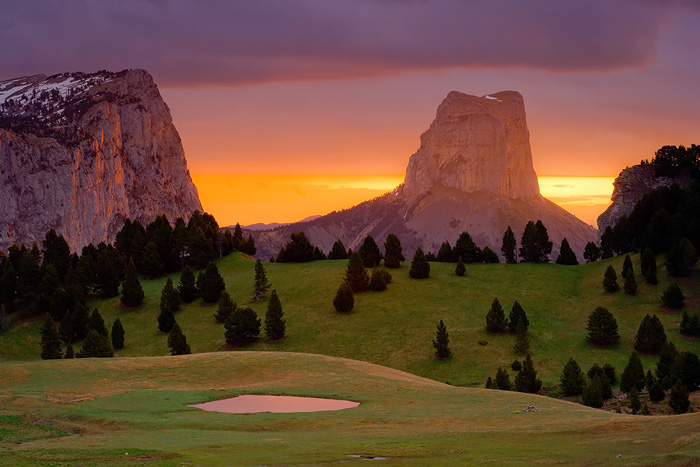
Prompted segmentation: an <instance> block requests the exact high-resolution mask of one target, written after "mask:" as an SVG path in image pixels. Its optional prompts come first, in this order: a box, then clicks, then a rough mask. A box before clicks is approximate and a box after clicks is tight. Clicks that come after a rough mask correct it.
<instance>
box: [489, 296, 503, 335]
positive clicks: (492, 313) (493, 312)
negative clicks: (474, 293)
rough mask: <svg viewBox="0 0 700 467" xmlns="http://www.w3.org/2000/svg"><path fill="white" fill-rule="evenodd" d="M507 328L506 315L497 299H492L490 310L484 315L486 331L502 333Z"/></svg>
mask: <svg viewBox="0 0 700 467" xmlns="http://www.w3.org/2000/svg"><path fill="white" fill-rule="evenodd" d="M507 326H508V320H506V314H505V313H504V312H503V307H502V306H501V302H499V301H498V298H494V299H493V302H491V308H489V311H488V313H486V330H487V331H488V332H503V331H505V330H506V327H507Z"/></svg>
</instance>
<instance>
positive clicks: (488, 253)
mask: <svg viewBox="0 0 700 467" xmlns="http://www.w3.org/2000/svg"><path fill="white" fill-rule="evenodd" d="M481 262H482V263H486V264H498V263H500V260H499V259H498V255H497V254H496V252H495V251H493V250H492V249H491V248H489V247H487V246H485V247H484V249H483V250H481Z"/></svg>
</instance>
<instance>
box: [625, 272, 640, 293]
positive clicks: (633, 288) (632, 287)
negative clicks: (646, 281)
mask: <svg viewBox="0 0 700 467" xmlns="http://www.w3.org/2000/svg"><path fill="white" fill-rule="evenodd" d="M623 288H624V289H625V293H626V294H628V295H636V294H637V280H636V279H635V278H634V269H632V266H630V270H629V272H628V273H627V275H626V276H625V285H624V286H623Z"/></svg>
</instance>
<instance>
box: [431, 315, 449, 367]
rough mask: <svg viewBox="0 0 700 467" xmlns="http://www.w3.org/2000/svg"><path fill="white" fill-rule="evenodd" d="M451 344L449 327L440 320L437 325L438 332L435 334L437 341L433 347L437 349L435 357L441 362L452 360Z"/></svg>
mask: <svg viewBox="0 0 700 467" xmlns="http://www.w3.org/2000/svg"><path fill="white" fill-rule="evenodd" d="M449 343H450V339H449V335H448V333H447V327H445V323H443V322H442V320H440V322H439V323H438V325H437V332H436V334H435V340H434V341H433V347H434V348H435V356H436V357H437V358H438V359H439V360H445V359H448V358H450V356H451V355H452V352H451V351H450V347H449V346H448V344H449Z"/></svg>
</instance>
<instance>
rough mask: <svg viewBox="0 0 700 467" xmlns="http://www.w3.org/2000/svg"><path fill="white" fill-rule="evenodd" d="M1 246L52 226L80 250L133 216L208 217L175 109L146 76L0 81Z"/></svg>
mask: <svg viewBox="0 0 700 467" xmlns="http://www.w3.org/2000/svg"><path fill="white" fill-rule="evenodd" d="M0 196H1V197H2V203H0V248H2V249H6V248H8V247H9V246H10V245H11V244H12V243H18V244H27V245H31V243H32V242H34V241H37V242H39V243H40V242H41V240H42V239H43V237H44V234H45V233H46V232H47V231H48V230H49V229H51V228H53V229H55V230H56V231H57V232H59V233H62V234H63V235H64V236H65V237H66V240H67V241H68V244H69V245H70V247H71V249H72V250H74V251H75V250H79V249H80V248H81V247H82V246H84V245H86V244H88V243H94V244H96V243H99V242H101V241H107V242H109V241H113V240H114V237H115V235H116V232H117V231H118V230H119V229H120V228H121V226H122V224H123V221H124V219H125V218H127V217H129V218H131V219H139V220H140V221H141V222H144V223H145V222H150V221H151V220H152V219H153V218H154V217H155V216H157V215H160V214H163V213H165V214H166V215H167V216H168V218H169V219H171V220H174V219H175V218H177V217H179V216H182V217H184V218H187V217H189V216H190V214H191V213H192V212H193V211H194V210H195V209H199V210H201V209H202V207H201V204H200V201H199V196H198V194H197V189H196V187H195V186H194V184H193V183H192V180H191V178H190V175H189V171H188V170H187V162H186V160H185V154H184V151H183V148H182V143H181V141H180V136H179V135H178V133H177V130H176V129H175V127H174V125H173V122H172V117H171V115H170V110H169V109H168V107H167V105H166V104H165V102H164V101H163V99H162V98H161V96H160V93H159V91H158V88H157V87H156V85H155V83H154V82H153V79H152V78H151V76H150V75H149V74H148V73H147V72H146V71H143V70H125V71H122V72H119V73H111V72H105V71H103V72H98V73H93V74H84V73H66V74H60V75H54V76H51V77H46V76H44V75H36V76H31V77H24V78H18V79H14V80H9V81H3V82H0Z"/></svg>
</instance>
